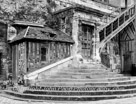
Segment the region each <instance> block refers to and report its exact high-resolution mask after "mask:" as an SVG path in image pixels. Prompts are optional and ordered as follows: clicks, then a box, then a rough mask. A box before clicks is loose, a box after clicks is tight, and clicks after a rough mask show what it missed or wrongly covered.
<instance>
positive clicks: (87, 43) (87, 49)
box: [82, 25, 94, 59]
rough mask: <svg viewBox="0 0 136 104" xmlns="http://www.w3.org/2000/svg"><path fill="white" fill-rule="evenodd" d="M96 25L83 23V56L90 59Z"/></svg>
mask: <svg viewBox="0 0 136 104" xmlns="http://www.w3.org/2000/svg"><path fill="white" fill-rule="evenodd" d="M93 32H94V27H93V26H89V25H82V56H83V57H84V58H87V59H90V58H91V57H92V53H93V46H92V36H93Z"/></svg>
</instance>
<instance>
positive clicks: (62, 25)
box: [61, 17, 66, 32]
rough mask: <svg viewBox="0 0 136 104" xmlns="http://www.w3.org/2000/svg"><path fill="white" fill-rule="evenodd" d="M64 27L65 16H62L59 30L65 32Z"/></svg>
mask: <svg viewBox="0 0 136 104" xmlns="http://www.w3.org/2000/svg"><path fill="white" fill-rule="evenodd" d="M65 28H66V18H65V17H63V18H61V30H62V31H63V32H65Z"/></svg>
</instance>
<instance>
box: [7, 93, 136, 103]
mask: <svg viewBox="0 0 136 104" xmlns="http://www.w3.org/2000/svg"><path fill="white" fill-rule="evenodd" d="M5 94H8V95H11V96H14V97H16V99H17V98H23V99H25V100H26V99H29V100H30V99H31V100H33V101H36V100H41V101H42V100H56V101H96V100H105V99H116V98H127V97H134V96H136V94H123V95H118V94H117V95H101V96H100V95H97V96H94V95H87V96H81V95H78V96H71V95H70V96H67V95H66V96H64V95H63V96H58V95H41V94H24V93H19V92H13V91H5Z"/></svg>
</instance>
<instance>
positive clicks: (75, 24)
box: [71, 16, 79, 56]
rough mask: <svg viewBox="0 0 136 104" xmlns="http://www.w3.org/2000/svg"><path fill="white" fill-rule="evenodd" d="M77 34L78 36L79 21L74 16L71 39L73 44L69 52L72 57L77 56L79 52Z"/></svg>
mask: <svg viewBox="0 0 136 104" xmlns="http://www.w3.org/2000/svg"><path fill="white" fill-rule="evenodd" d="M78 34H79V19H78V17H77V16H74V17H73V23H72V38H73V40H74V42H75V43H74V45H73V47H72V52H71V53H72V55H73V56H75V55H77V53H78V52H79V48H78V47H79V42H78Z"/></svg>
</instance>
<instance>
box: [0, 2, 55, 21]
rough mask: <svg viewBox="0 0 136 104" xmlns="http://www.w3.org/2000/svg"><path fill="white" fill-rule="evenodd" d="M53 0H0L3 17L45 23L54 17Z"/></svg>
mask: <svg viewBox="0 0 136 104" xmlns="http://www.w3.org/2000/svg"><path fill="white" fill-rule="evenodd" d="M55 7H56V4H55V2H54V1H52V0H0V14H1V15H3V16H2V17H1V18H3V19H8V20H23V21H30V22H36V23H44V22H45V21H47V19H48V17H52V8H55Z"/></svg>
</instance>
